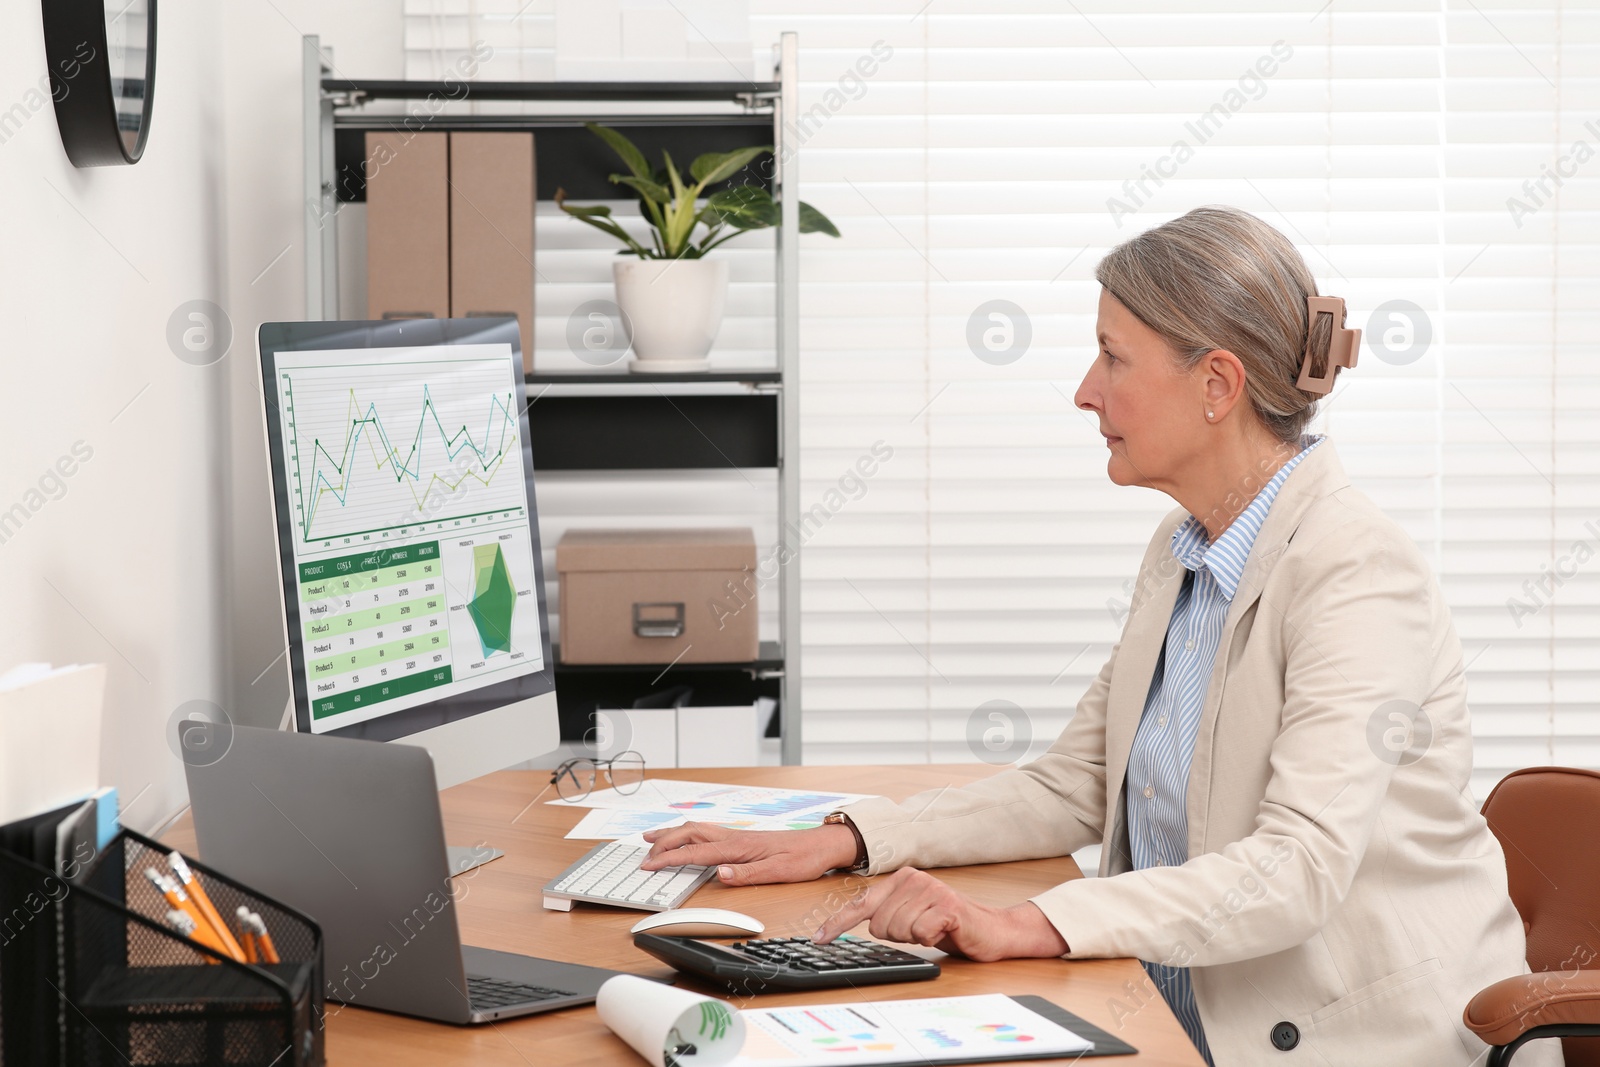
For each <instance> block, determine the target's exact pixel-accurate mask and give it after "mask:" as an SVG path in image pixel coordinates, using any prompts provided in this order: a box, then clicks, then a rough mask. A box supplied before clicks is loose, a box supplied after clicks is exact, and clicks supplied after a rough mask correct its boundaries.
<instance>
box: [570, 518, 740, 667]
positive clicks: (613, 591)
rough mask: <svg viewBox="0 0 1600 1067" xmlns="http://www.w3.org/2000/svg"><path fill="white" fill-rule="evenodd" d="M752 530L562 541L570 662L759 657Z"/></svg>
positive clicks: (585, 534)
mask: <svg viewBox="0 0 1600 1067" xmlns="http://www.w3.org/2000/svg"><path fill="white" fill-rule="evenodd" d="M755 566H756V542H755V536H754V534H752V533H751V531H750V528H749V527H748V526H741V527H720V528H699V529H682V530H579V529H573V530H568V531H567V532H566V533H565V534H564V535H563V536H562V538H561V542H560V544H558V545H557V546H556V573H557V574H558V575H559V576H560V583H561V589H560V597H559V599H560V612H561V641H560V644H561V662H562V663H672V662H674V661H676V662H678V663H744V662H748V661H749V660H753V659H755V658H756V655H757V653H758V651H759V644H760V642H759V638H758V636H757V635H758V631H757V626H756V581H755V577H754V574H753V572H754V571H755Z"/></svg>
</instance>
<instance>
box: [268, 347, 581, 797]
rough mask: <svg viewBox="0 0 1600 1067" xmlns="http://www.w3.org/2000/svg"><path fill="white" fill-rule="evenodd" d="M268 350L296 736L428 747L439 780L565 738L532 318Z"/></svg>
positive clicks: (461, 776)
mask: <svg viewBox="0 0 1600 1067" xmlns="http://www.w3.org/2000/svg"><path fill="white" fill-rule="evenodd" d="M259 342H260V351H261V382H262V396H263V399H264V401H265V404H264V411H265V415H266V423H267V451H268V454H269V459H270V464H271V468H272V497H273V504H274V507H275V511H276V517H277V522H276V527H277V543H278V559H277V565H278V569H279V574H280V577H281V579H282V589H283V615H284V623H285V627H286V630H287V634H286V636H287V638H288V649H289V655H288V664H289V671H290V676H291V678H292V680H293V687H294V710H293V720H294V726H295V728H296V729H298V730H300V731H302V732H306V733H311V734H333V735H337V736H340V737H356V738H367V739H372V740H379V741H400V742H405V743H408V744H415V745H421V746H423V747H425V748H426V749H427V750H428V751H429V753H430V754H431V755H432V756H433V762H434V769H435V774H436V775H437V778H438V782H439V787H440V788H444V787H445V786H448V785H453V784H455V783H457V782H462V781H465V780H467V779H469V778H476V777H478V776H479V775H482V774H487V773H488V772H490V771H494V770H499V769H501V768H503V767H507V766H509V765H511V764H514V763H518V762H521V761H523V760H527V759H531V758H534V757H536V756H540V755H543V754H545V753H548V752H550V751H552V750H553V749H555V748H556V747H557V746H558V745H559V743H560V727H559V724H558V719H557V714H556V693H555V676H554V672H553V669H552V658H551V653H550V628H549V625H548V616H547V611H546V608H545V592H544V566H543V560H542V558H541V554H540V548H539V520H538V513H537V511H536V509H535V504H534V492H533V457H532V452H531V450H530V445H529V436H528V405H527V403H526V402H525V401H524V400H523V378H522V354H521V344H520V336H519V333H518V329H517V324H516V320H515V319H511V318H472V319H409V320H400V321H383V322H269V323H264V324H262V326H261V330H260V334H259Z"/></svg>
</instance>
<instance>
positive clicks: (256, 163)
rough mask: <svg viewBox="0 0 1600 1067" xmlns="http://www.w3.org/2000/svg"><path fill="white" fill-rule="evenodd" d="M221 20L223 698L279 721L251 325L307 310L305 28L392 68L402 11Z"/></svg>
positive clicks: (282, 692) (393, 7)
mask: <svg viewBox="0 0 1600 1067" xmlns="http://www.w3.org/2000/svg"><path fill="white" fill-rule="evenodd" d="M223 22H224V27H223V29H224V45H225V48H226V50H227V54H228V57H229V62H228V93H227V102H226V105H225V108H226V111H225V114H226V121H227V125H228V130H229V133H230V136H229V139H228V148H227V168H228V185H229V198H228V230H229V241H228V248H227V255H228V269H229V278H230V284H229V286H228V299H227V310H228V314H229V316H230V317H231V319H232V321H233V326H234V331H235V335H236V338H235V343H234V350H233V353H232V354H231V355H230V356H229V357H228V359H227V361H226V362H227V363H228V364H229V365H230V366H229V384H228V396H227V403H228V406H229V411H230V414H231V420H232V425H231V431H230V437H229V438H228V440H227V442H226V448H227V450H228V451H229V453H230V456H229V462H230V475H231V477H230V485H231V489H232V493H231V499H230V501H229V522H230V524H231V539H230V540H231V545H232V550H233V558H232V561H231V573H230V575H229V582H230V588H229V602H230V605H231V611H230V616H231V624H232V634H231V637H232V659H233V677H232V684H231V686H230V690H229V698H228V705H227V711H228V713H229V714H230V715H231V716H232V717H233V718H234V720H235V721H237V722H244V723H252V724H255V725H272V726H276V725H277V724H278V721H279V718H280V717H281V716H282V714H283V710H284V706H285V703H286V702H287V701H288V699H289V673H288V666H287V657H285V656H283V651H284V638H283V618H282V604H281V600H282V598H281V595H280V593H279V587H278V584H277V581H278V579H277V569H276V568H277V564H276V560H275V554H276V551H277V549H276V547H275V546H274V543H273V538H272V497H271V493H272V489H271V484H270V479H269V476H268V473H267V466H266V444H265V440H264V434H265V431H264V430H263V428H262V415H261V407H262V402H261V377H260V366H259V362H258V355H257V352H256V344H255V333H256V329H257V327H259V326H260V324H261V323H263V322H272V321H280V320H294V319H303V318H304V317H305V248H304V230H303V222H302V220H303V218H304V210H305V207H304V203H303V200H302V196H301V166H302V151H301V129H302V123H301V111H300V109H301V94H300V69H301V64H300V47H301V45H300V41H301V35H302V34H317V35H318V36H319V37H320V38H321V43H322V45H323V47H325V48H327V47H331V48H332V49H333V61H334V64H335V66H336V68H337V70H338V71H339V72H341V73H348V75H349V76H350V77H359V78H398V77H400V76H401V66H402V63H401V41H400V32H401V22H402V20H401V8H400V0H339V2H337V3H316V2H313V0H274V2H273V3H270V4H266V3H260V4H258V3H249V4H238V3H230V4H227V5H226V13H225V15H224V16H223ZM360 252H361V250H360V249H357V250H356V251H355V253H352V254H360ZM355 317H360V316H359V315H357V316H355Z"/></svg>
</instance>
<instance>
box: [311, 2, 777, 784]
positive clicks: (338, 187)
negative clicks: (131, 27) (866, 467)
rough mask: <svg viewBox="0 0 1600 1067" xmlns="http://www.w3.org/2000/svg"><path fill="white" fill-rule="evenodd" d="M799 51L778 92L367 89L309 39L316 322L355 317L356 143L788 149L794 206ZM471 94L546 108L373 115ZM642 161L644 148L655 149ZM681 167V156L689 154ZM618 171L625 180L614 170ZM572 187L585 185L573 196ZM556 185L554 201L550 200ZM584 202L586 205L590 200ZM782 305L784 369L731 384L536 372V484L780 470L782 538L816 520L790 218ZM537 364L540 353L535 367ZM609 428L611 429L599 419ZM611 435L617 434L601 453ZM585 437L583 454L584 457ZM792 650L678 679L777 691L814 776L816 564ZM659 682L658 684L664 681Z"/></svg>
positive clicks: (563, 670)
mask: <svg viewBox="0 0 1600 1067" xmlns="http://www.w3.org/2000/svg"><path fill="white" fill-rule="evenodd" d="M797 59H798V46H797V43H796V35H795V34H794V33H785V34H783V35H782V36H781V37H780V39H779V44H778V65H777V79H776V80H775V81H771V82H465V83H463V82H455V83H449V82H423V81H367V82H362V81H359V80H352V79H348V78H342V77H333V76H331V75H332V73H333V72H332V64H331V61H329V60H328V59H327V58H325V57H324V55H323V52H322V50H321V48H320V43H319V41H318V39H317V38H316V37H315V36H307V37H305V38H304V39H303V50H302V60H303V69H302V82H301V87H302V91H303V101H304V112H303V117H304V136H305V143H304V149H305V166H304V184H305V204H306V218H305V267H306V318H308V319H338V318H340V317H341V314H340V308H339V293H338V283H337V279H338V264H339V248H338V233H337V227H336V226H335V225H334V222H333V220H334V218H335V215H336V214H337V211H338V204H339V201H340V200H341V199H345V200H349V199H356V198H359V197H364V195H365V192H364V188H360V189H357V188H353V183H352V182H351V181H350V175H349V174H348V172H347V173H345V174H343V175H341V172H340V167H339V157H340V152H339V143H340V135H341V134H343V135H345V136H346V137H349V136H352V135H358V133H359V131H364V130H371V129H394V128H404V129H408V130H414V131H418V132H420V131H423V130H426V131H446V130H453V129H454V130H462V129H473V130H482V129H507V130H534V131H544V132H545V133H546V135H547V136H562V135H570V134H571V133H572V132H573V131H578V130H581V127H582V124H583V123H584V122H587V121H596V122H605V123H607V124H610V125H617V126H623V127H642V128H650V129H655V130H657V131H658V132H659V134H660V136H662V137H666V138H677V137H685V136H698V137H700V138H701V139H702V141H703V140H705V139H706V138H711V139H712V140H713V141H716V142H719V143H721V144H724V145H726V146H727V147H732V145H734V144H739V143H743V144H759V143H765V142H767V141H769V140H770V142H771V143H772V145H773V146H774V153H773V172H772V179H771V184H772V193H773V196H774V198H775V199H777V200H778V202H779V203H780V204H782V203H786V202H788V201H789V200H790V199H798V196H797V195H796V196H793V197H791V195H790V193H791V192H792V190H794V189H796V188H797V185H798V177H799V143H798V140H797V138H796V136H795V131H796V130H797V129H798V124H797V120H798V118H799V97H798V93H797V90H798V85H799V80H798V72H797ZM463 87H466V88H467V89H469V90H470V95H471V98H472V99H475V100H497V101H520V102H525V103H529V104H537V105H538V107H537V108H535V109H532V110H530V111H529V112H528V113H526V114H515V115H454V114H445V113H443V112H437V111H435V112H431V113H429V114H426V115H425V116H423V117H421V118H418V117H417V116H416V115H405V114H400V115H388V114H369V113H365V112H363V110H362V108H363V106H364V105H365V104H366V103H367V102H369V101H373V100H385V99H387V100H424V101H426V100H438V99H444V100H453V99H458V98H459V97H460V95H461V92H462V89H463ZM693 103H702V104H704V103H724V104H726V103H732V104H734V105H737V106H739V107H741V108H742V109H743V110H742V111H740V112H733V113H704V114H696V113H694V112H693V111H688V110H684V111H665V112H664V113H661V114H655V113H647V114H635V115H624V114H621V113H619V112H617V111H615V110H611V108H616V107H618V106H638V105H647V106H660V105H663V104H693ZM641 147H644V146H643V145H641ZM675 154H676V153H675ZM613 169H614V167H613ZM570 188H571V186H570V185H569V189H570ZM545 192H546V189H545V182H544V180H543V179H541V180H540V196H541V198H542V197H543V196H544V195H545ZM574 195H578V194H577V193H576V192H575V193H574ZM774 244H775V253H774V254H775V257H776V264H775V265H776V286H777V291H776V301H775V316H774V318H775V323H776V329H775V334H776V336H775V337H774V350H775V353H776V358H775V362H774V365H773V366H771V367H761V368H748V369H737V370H718V371H713V372H711V373H702V374H686V373H685V374H633V373H629V372H625V371H616V372H608V371H583V372H571V373H538V372H536V373H534V374H531V375H529V376H528V383H527V389H528V395H529V398H530V400H531V399H534V398H537V399H538V403H539V418H538V419H537V420H536V424H535V425H534V426H533V437H534V440H533V441H532V446H533V451H534V467H535V469H536V470H563V469H565V470H603V469H637V470H660V469H669V468H670V469H681V468H724V467H728V466H736V467H747V466H748V467H772V468H774V469H775V470H776V472H777V485H778V499H777V502H776V504H777V525H778V531H779V538H780V540H782V539H784V538H785V537H786V536H787V535H786V533H785V531H786V530H787V529H788V527H789V525H790V523H792V522H797V521H798V520H799V518H800V516H801V510H800V480H799V473H800V472H799V466H798V461H799V455H800V433H799V429H800V418H799V414H800V397H799V375H798V357H799V336H800V324H799V250H800V213H799V212H798V211H785V212H783V218H782V223H781V225H780V226H779V227H777V229H776V231H775V241H774ZM535 358H537V353H535ZM597 420H598V421H597ZM596 425H604V426H607V427H608V428H609V430H610V431H611V432H609V433H608V434H606V435H604V436H605V438H606V441H607V443H606V444H605V445H604V446H603V447H597V446H596V442H595V438H596V436H597V435H595V434H594V433H593V430H594V427H595V426H596ZM579 428H581V429H582V430H583V431H584V433H583V434H582V435H581V437H582V438H584V439H585V443H584V445H583V447H582V449H577V448H574V447H572V442H573V441H575V440H577V439H579V436H580V435H578V434H576V432H575V431H576V430H578V429H579ZM775 584H776V587H777V589H778V595H779V601H780V603H779V612H778V630H779V639H778V641H777V642H776V643H774V642H763V643H762V647H761V652H760V655H759V658H758V659H756V660H753V661H751V662H750V663H736V664H686V665H683V666H682V667H679V668H674V671H675V672H678V671H682V672H688V671H693V672H695V674H697V675H700V676H709V675H713V674H716V673H717V672H723V673H732V672H741V673H743V674H744V675H745V676H747V677H748V679H749V680H750V682H751V683H752V684H760V683H767V682H771V681H776V682H777V684H778V704H779V716H780V722H781V733H780V738H781V741H780V751H781V755H782V759H783V762H784V763H799V762H800V744H801V703H800V639H799V635H800V560H799V553H798V551H796V552H795V553H794V554H793V558H792V559H790V560H789V561H788V562H787V563H783V564H782V565H781V566H780V567H779V571H778V580H777V582H776V583H775ZM661 666H662V665H661V664H640V665H635V666H627V667H619V668H599V667H576V666H574V667H562V666H561V665H559V664H558V665H557V668H556V672H557V677H558V680H557V692H558V693H559V692H560V691H561V684H562V683H561V677H562V676H563V675H566V676H567V677H568V678H569V679H570V681H571V682H572V683H574V685H575V686H578V687H583V686H588V685H592V684H593V683H594V682H595V680H596V678H597V676H608V677H610V678H612V679H614V680H615V681H616V682H617V684H620V685H627V684H637V682H636V679H638V678H639V677H641V676H643V675H644V674H645V673H646V672H647V669H657V670H658V669H659V668H660V667H661ZM652 684H653V683H652Z"/></svg>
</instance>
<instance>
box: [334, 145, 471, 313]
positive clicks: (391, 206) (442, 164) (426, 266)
mask: <svg viewBox="0 0 1600 1067" xmlns="http://www.w3.org/2000/svg"><path fill="white" fill-rule="evenodd" d="M366 180H367V318H369V319H385V318H389V319H429V318H431V319H446V318H449V317H450V198H449V195H448V194H449V190H450V141H449V135H448V134H444V133H418V134H407V133H399V132H384V131H369V132H368V133H367V161H366ZM329 225H331V222H330V223H329Z"/></svg>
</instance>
